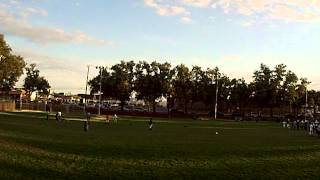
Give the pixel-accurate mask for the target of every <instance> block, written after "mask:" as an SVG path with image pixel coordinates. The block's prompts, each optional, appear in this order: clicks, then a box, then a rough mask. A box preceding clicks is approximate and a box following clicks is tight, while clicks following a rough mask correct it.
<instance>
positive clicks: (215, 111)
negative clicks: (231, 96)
mask: <svg viewBox="0 0 320 180" xmlns="http://www.w3.org/2000/svg"><path fill="white" fill-rule="evenodd" d="M218 85H219V81H218V74H217V75H216V100H215V105H214V120H217V110H218Z"/></svg>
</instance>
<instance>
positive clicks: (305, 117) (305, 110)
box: [304, 85, 308, 120]
mask: <svg viewBox="0 0 320 180" xmlns="http://www.w3.org/2000/svg"><path fill="white" fill-rule="evenodd" d="M307 106H308V88H307V85H306V104H305V107H304V120H306V119H307Z"/></svg>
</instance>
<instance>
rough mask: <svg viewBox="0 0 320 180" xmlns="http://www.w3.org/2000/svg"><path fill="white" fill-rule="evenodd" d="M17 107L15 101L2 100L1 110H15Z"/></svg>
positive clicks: (0, 102) (0, 103)
mask: <svg viewBox="0 0 320 180" xmlns="http://www.w3.org/2000/svg"><path fill="white" fill-rule="evenodd" d="M15 107H16V104H15V102H14V101H0V111H14V110H15Z"/></svg>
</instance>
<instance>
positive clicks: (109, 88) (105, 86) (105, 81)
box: [88, 67, 115, 98]
mask: <svg viewBox="0 0 320 180" xmlns="http://www.w3.org/2000/svg"><path fill="white" fill-rule="evenodd" d="M100 77H101V79H100ZM100 80H101V93H102V97H103V98H115V94H114V93H113V92H114V82H113V79H112V77H111V73H110V72H109V71H108V69H107V68H106V67H102V68H101V73H100V71H99V75H97V76H96V77H94V78H93V79H91V80H90V81H89V82H88V84H89V86H90V89H91V92H90V93H91V94H94V93H98V92H99V91H100Z"/></svg>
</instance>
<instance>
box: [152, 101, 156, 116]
mask: <svg viewBox="0 0 320 180" xmlns="http://www.w3.org/2000/svg"><path fill="white" fill-rule="evenodd" d="M156 105H157V103H156V100H153V101H152V111H153V113H156Z"/></svg>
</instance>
